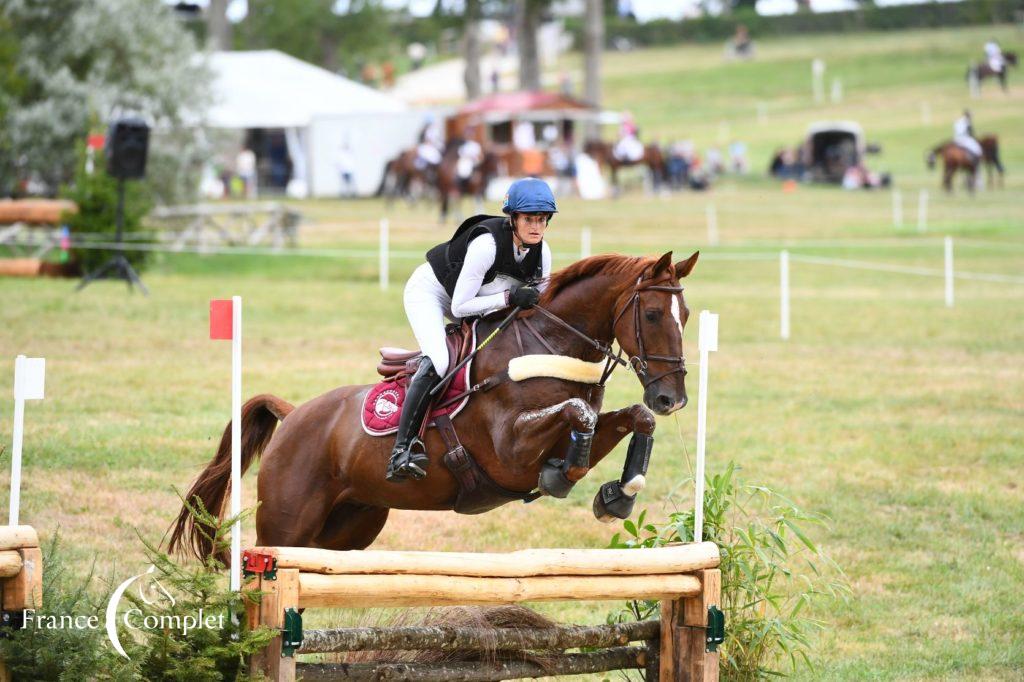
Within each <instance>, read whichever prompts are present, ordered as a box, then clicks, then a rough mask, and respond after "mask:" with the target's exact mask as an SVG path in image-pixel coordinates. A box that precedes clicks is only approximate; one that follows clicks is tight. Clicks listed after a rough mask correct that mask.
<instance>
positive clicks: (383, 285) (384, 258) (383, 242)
mask: <svg viewBox="0 0 1024 682" xmlns="http://www.w3.org/2000/svg"><path fill="white" fill-rule="evenodd" d="M388 264H389V258H388V219H387V218H381V219H380V267H379V270H380V289H381V291H387V288H388V276H389V273H388Z"/></svg>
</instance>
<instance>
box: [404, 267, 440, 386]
mask: <svg viewBox="0 0 1024 682" xmlns="http://www.w3.org/2000/svg"><path fill="white" fill-rule="evenodd" d="M403 301H404V303H405V315H406V317H408V318H409V324H410V325H411V326H412V333H413V334H414V335H415V336H416V342H417V343H418V344H419V345H420V350H421V351H423V354H424V355H426V356H427V357H429V358H430V361H431V362H433V363H434V370H435V371H436V372H437V374H438V375H439V376H444V374H445V372H447V371H448V346H447V345H446V344H445V333H444V327H445V317H450V316H451V313H450V311H451V305H452V300H451V298H450V297H449V296H448V292H446V291H445V290H444V287H442V286H441V283H440V282H438V281H437V277H435V276H434V271H433V270H432V269H431V267H430V264H429V263H423V264H422V265H420V266H419V267H418V268H416V270H414V271H413V273H412V276H411V277H409V281H408V282H406V284H405V294H404V295H403Z"/></svg>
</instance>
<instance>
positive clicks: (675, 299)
mask: <svg viewBox="0 0 1024 682" xmlns="http://www.w3.org/2000/svg"><path fill="white" fill-rule="evenodd" d="M672 317H674V318H675V320H676V325H678V327H679V340H680V341H682V339H683V320H682V318H681V317H679V297H678V296H673V297H672Z"/></svg>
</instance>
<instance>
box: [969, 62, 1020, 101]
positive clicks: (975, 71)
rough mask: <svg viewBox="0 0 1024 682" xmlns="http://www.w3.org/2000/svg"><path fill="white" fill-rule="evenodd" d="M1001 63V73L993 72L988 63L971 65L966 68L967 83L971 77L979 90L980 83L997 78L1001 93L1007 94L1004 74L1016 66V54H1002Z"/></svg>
mask: <svg viewBox="0 0 1024 682" xmlns="http://www.w3.org/2000/svg"><path fill="white" fill-rule="evenodd" d="M1003 62H1004V63H1003V70H1002V71H995V70H993V69H992V67H991V66H989V64H988V61H984V62H979V63H977V64H971V65H970V66H968V67H967V81H968V82H970V81H971V78H972V77H973V78H974V79H975V81H976V82H977V83H978V88H979V89H980V88H981V84H982V82H983V81H984V80H985V79H986V78H998V79H999V84H1000V85H1001V86H1003V92H1007V91H1008V90H1009V88H1008V87H1007V85H1006V72H1007V71H1009V70H1010V67H1011V66H1017V53H1016V52H1004V53H1003Z"/></svg>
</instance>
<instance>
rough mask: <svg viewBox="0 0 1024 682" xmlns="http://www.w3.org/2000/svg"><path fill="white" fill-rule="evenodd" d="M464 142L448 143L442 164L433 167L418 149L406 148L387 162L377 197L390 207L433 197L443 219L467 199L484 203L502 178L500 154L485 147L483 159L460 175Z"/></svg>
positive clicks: (452, 141)
mask: <svg viewBox="0 0 1024 682" xmlns="http://www.w3.org/2000/svg"><path fill="white" fill-rule="evenodd" d="M461 143H462V140H459V139H453V140H450V141H449V142H448V143H447V144H445V149H444V152H443V154H442V156H441V163H440V164H437V165H432V164H428V163H425V162H423V160H422V159H420V158H419V153H418V152H417V149H416V148H415V147H412V148H410V149H406V150H404V151H402V152H400V153H399V154H398V156H396V157H395V158H393V159H391V160H390V161H388V162H387V164H386V165H385V167H384V174H383V176H382V178H381V182H380V186H379V187H378V188H377V196H383V197H386V198H387V200H388V203H389V204H390V203H391V202H393V201H394V200H395V199H397V198H404V199H406V200H407V201H408V202H409V203H415V202H416V201H417V200H418V199H420V198H422V197H424V196H426V195H433V196H436V197H437V200H438V204H439V206H440V219H441V222H444V221H445V220H447V219H448V214H449V212H450V211H451V208H452V204H453V203H454V204H455V206H456V209H457V210H456V213H458V212H459V211H458V208H459V205H460V203H461V201H462V199H463V198H465V197H473V198H474V199H475V200H476V202H477V205H478V206H479V205H480V204H482V202H483V200H484V197H485V195H486V192H487V186H488V184H490V182H491V180H493V179H494V178H495V177H496V176H497V175H498V162H499V159H498V155H497V154H495V153H494V152H493V151H490V150H489V149H487V148H484V151H483V155H482V160H481V161H480V162H479V163H475V164H473V168H472V171H471V172H470V173H469V174H468V175H467V176H464V177H463V176H460V173H459V160H460V159H459V147H460V146H461Z"/></svg>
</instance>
